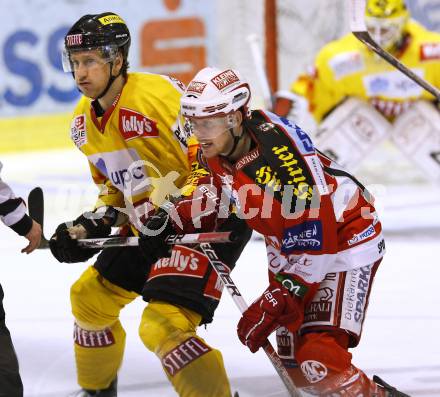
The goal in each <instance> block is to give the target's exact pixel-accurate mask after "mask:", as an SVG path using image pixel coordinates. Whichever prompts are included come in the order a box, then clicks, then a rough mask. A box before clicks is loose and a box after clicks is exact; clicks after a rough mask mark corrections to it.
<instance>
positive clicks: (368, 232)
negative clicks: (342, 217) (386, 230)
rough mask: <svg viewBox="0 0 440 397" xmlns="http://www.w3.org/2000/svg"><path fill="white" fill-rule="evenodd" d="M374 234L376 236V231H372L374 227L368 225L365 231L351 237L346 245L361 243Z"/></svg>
mask: <svg viewBox="0 0 440 397" xmlns="http://www.w3.org/2000/svg"><path fill="white" fill-rule="evenodd" d="M375 234H376V230H375V229H374V226H373V225H370V226H368V227H367V228H366V229H364V230H363V231H362V232H360V233H358V234H354V235H353V237H352V238H351V239H350V240H348V245H354V244H358V243H360V242H361V241H364V240H366V239H367V238H370V237H371V236H374V235H375Z"/></svg>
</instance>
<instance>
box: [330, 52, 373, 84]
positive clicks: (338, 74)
mask: <svg viewBox="0 0 440 397" xmlns="http://www.w3.org/2000/svg"><path fill="white" fill-rule="evenodd" d="M329 65H330V68H331V69H332V70H333V73H334V77H335V80H340V79H342V78H343V77H345V76H348V75H350V74H353V73H357V72H360V71H362V70H363V69H364V61H363V59H362V55H361V54H360V53H359V52H357V51H352V52H344V53H342V54H338V55H336V56H334V57H333V58H331V59H330V61H329Z"/></svg>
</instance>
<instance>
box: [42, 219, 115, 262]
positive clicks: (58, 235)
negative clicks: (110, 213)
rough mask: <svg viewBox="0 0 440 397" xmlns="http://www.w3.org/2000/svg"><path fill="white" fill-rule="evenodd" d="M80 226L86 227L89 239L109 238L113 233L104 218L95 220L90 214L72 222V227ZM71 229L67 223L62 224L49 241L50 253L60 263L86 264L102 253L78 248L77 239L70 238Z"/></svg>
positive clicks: (97, 250)
mask: <svg viewBox="0 0 440 397" xmlns="http://www.w3.org/2000/svg"><path fill="white" fill-rule="evenodd" d="M78 225H81V226H82V227H84V229H85V231H86V236H85V237H87V238H99V237H107V236H108V235H109V234H110V232H111V226H110V225H108V224H106V222H104V220H103V218H102V217H101V218H99V219H93V218H91V217H90V216H89V215H88V214H87V215H86V216H85V215H84V214H83V215H81V216H79V217H78V218H77V219H75V220H74V221H73V222H72V226H78ZM70 227H71V226H68V225H67V224H66V223H62V224H61V225H59V226H58V227H57V228H56V230H55V233H54V235H53V236H52V237H51V239H50V240H49V247H50V251H51V252H52V255H53V256H54V257H55V258H56V259H57V260H58V262H66V263H77V262H84V261H86V260H88V259H90V258H91V257H92V256H93V255H95V254H96V253H97V252H99V251H100V250H99V249H90V248H82V247H80V246H78V242H77V241H76V239H73V238H72V237H71V236H70V233H69V229H70ZM85 237H84V238H85Z"/></svg>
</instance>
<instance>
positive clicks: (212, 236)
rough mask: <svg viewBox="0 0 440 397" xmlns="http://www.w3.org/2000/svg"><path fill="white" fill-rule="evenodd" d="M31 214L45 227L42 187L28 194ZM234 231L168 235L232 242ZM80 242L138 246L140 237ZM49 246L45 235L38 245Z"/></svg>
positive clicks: (175, 240)
mask: <svg viewBox="0 0 440 397" xmlns="http://www.w3.org/2000/svg"><path fill="white" fill-rule="evenodd" d="M28 208H29V215H30V217H31V218H32V219H34V220H35V221H36V222H38V223H39V224H40V225H41V228H42V229H43V227H44V195H43V190H42V189H41V188H40V187H36V188H34V189H32V190H31V191H30V192H29V196H28ZM235 239H236V235H235V234H234V233H233V232H210V233H193V234H173V235H170V236H168V237H167V239H166V242H167V243H168V244H198V243H201V242H215V243H230V242H233V241H235ZM78 244H79V245H80V246H81V247H83V248H101V249H102V248H108V247H136V246H138V245H139V238H138V237H107V238H96V239H80V240H78ZM38 248H39V249H42V248H49V241H48V240H47V239H46V237H44V235H43V236H42V238H41V243H40V245H39V247H38Z"/></svg>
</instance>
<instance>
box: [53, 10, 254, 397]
mask: <svg viewBox="0 0 440 397" xmlns="http://www.w3.org/2000/svg"><path fill="white" fill-rule="evenodd" d="M129 46H130V33H129V30H128V28H127V26H126V24H125V22H124V21H123V19H122V18H121V17H120V16H118V15H116V14H114V13H111V12H106V13H102V14H98V15H85V16H83V17H82V18H80V19H79V20H78V21H77V22H76V23H75V24H74V25H73V26H72V28H71V29H70V30H69V32H68V33H67V35H66V37H65V49H64V51H63V66H64V69H65V70H66V71H69V72H71V73H72V75H73V77H74V79H75V82H76V84H77V87H78V89H79V90H80V91H81V92H82V94H83V96H82V98H81V99H80V100H79V102H78V105H77V106H76V108H75V111H74V115H73V120H72V124H71V138H72V140H73V142H74V144H75V145H76V146H77V148H78V149H79V150H80V151H81V152H82V153H84V155H85V156H86V157H87V160H88V162H89V166H90V169H91V175H92V177H93V181H94V182H95V184H96V185H98V186H99V188H100V193H99V197H98V201H97V203H96V207H95V209H94V211H93V212H91V213H85V214H82V215H80V216H79V217H78V218H77V219H75V220H74V221H73V222H67V223H62V224H61V225H59V226H58V228H57V229H56V231H55V233H54V235H53V236H52V238H51V240H50V248H51V252H52V254H53V255H54V256H55V258H56V259H57V260H59V261H60V262H69V263H73V262H83V261H86V260H88V259H90V258H91V257H92V256H93V255H94V254H96V253H97V251H96V250H90V249H85V248H81V247H79V246H78V244H77V241H76V239H79V238H98V237H106V236H108V235H109V234H110V232H111V228H112V227H119V233H134V234H137V230H140V229H142V226H143V224H144V222H146V221H147V220H148V218H154V216H155V215H154V214H155V212H156V210H157V208H158V207H160V205H161V204H162V203H163V202H164V200H165V199H168V198H170V197H173V196H177V195H179V194H181V192H180V189H181V188H184V186H185V182H186V181H187V179H188V178H189V179H188V180H189V181H191V180H192V178H198V177H205V176H206V175H208V172H207V171H206V170H204V169H203V168H202V167H201V166H199V164H198V163H197V161H195V159H193V158H192V152H193V149H194V147H193V146H194V144H193V145H191V143H190V142H189V141H187V138H186V136H185V135H184V134H182V132H181V131H180V129H179V127H178V117H179V107H180V103H179V100H180V96H181V93H182V88H184V86H183V84H182V83H180V82H179V81H177V80H175V79H172V78H169V77H166V76H161V75H154V74H142V73H128V71H127V69H128V60H127V57H128V51H129ZM187 187H188V185H187ZM232 223H233V225H231V223H230V224H229V225H228V226H231V227H240V224H241V223H243V222H238V221H235V220H232ZM225 224H227V221H226V222H225ZM243 224H244V223H243ZM249 237H250V231H249V230H247V229H243V230H242V238H241V240H240V242H238V243H236V244H235V245H234V247H233V248H232V249H231V250H230V251H229V252H228V253H225V254H224V256H223V259H224V261H225V263H228V265H229V266H230V267H231V268H232V267H233V266H234V264H235V262H236V260H237V259H238V256H239V255H240V253H241V251H242V249H243V247H244V245H245V243H246V242H247V240H248V239H249ZM184 249H185V248H184V247H179V246H175V247H174V248H173V250H184ZM192 251H193V252H192V253H191V255H192V256H193V257H195V258H196V259H200V260H202V259H203V258H202V257H203V255H202V254H200V253H199V252H198V251H196V250H192ZM148 254H149V255H148V257H147V258H145V257H144V256H142V252H141V251H140V249H139V248H138V247H117V248H106V249H104V250H103V251H102V252H101V253H100V254H99V255H98V257H97V259H96V262H95V263H94V265H93V266H90V267H89V268H88V269H87V270H86V271H85V272H84V273H83V274H82V275H81V276H80V278H79V279H78V280H77V281H76V282H75V283H74V284H73V286H72V288H71V304H72V313H73V315H74V317H75V325H74V350H75V360H76V368H77V378H78V383H79V385H80V386H81V388H82V389H81V391H79V392H78V393H77V394H76V396H81V397H88V396H99V397H113V396H116V395H117V372H118V369H119V367H120V366H121V363H122V359H123V353H124V345H125V331H124V329H123V327H122V324H121V322H120V321H119V313H120V311H121V309H122V308H123V307H124V306H125V305H127V304H128V303H130V302H132V301H133V300H134V299H135V298H136V297H138V296H139V295H140V294H142V295H143V298H144V300H146V301H149V304H148V306H147V307H146V308H145V310H144V313H143V315H142V319H141V324H140V328H139V334H140V337H141V339H142V341H143V343H144V344H145V346H146V347H147V348H148V349H149V350H151V351H152V352H154V353H155V354H157V355H158V357H159V359H160V360H161V362H162V365H163V368H164V371H165V373H166V375H167V376H168V378H169V380H170V382H171V383H172V385H173V386H174V388H175V389H176V391H177V393H178V394H179V395H180V396H188V397H198V396H200V397H202V396H203V397H204V396H230V387H229V382H228V378H227V375H226V372H225V369H224V365H223V360H222V356H221V353H220V352H219V351H218V350H216V349H214V348H212V347H209V346H208V345H207V344H206V343H205V342H204V341H203V340H202V339H201V338H199V337H198V336H197V334H196V329H197V327H198V326H199V325H200V324H204V323H209V322H210V321H212V316H213V313H214V310H215V308H216V307H217V304H218V301H219V299H220V295H221V291H219V290H218V289H215V288H213V289H214V291H212V293H211V294H210V295H207V294H206V289H207V288H208V285H207V284H208V283H209V286H210V285H211V284H214V285H216V280H215V279H214V278H215V277H214V276H212V275H210V274H207V275H206V277H203V274H198V281H197V282H194V279H193V278H192V277H193V275H192V274H185V273H184V272H183V274H182V276H183V277H180V279H179V287H180V286H181V287H182V291H183V292H182V291H180V289H179V288H175V286H174V285H173V284H172V278H170V277H169V275H167V274H166V272H162V273H161V274H160V276H161V277H156V278H155V279H154V284H153V287H151V285H150V281H147V283H146V284H145V281H146V280H147V278H148V274H149V272H150V268H151V265H152V264H153V263H154V262H155V261H156V260H157V259H159V258H160V257H161V253H160V252H156V251H155V249H154V248H152V249H151V252H148ZM208 268H209V266H206V267H205V268H203V269H199V272H202V273H203V271H204V272H205V273H204V274H206V273H207V272H209V269H208ZM167 276H168V277H167ZM200 276H202V277H201V278H200ZM170 280H171V282H170ZM188 280H189V281H188ZM151 283H153V282H151ZM144 284H145V285H144ZM186 284H188V286H187V285H186ZM217 284H218V283H217ZM188 344H191V346H192V347H193V350H194V351H196V353H197V354H196V353H194V354H193V355H192V356H191V359H188V360H187V362H186V365H185V366H183V367H181V368H178V369H176V368H173V370H172V372H170V370H169V368H167V367H166V363H167V361H166V360H165V358H164V357H166V356H167V355H168V354H171V353H172V352H173V351H174V350H176V349H179V348H180V347H181V346H182V345H184V346H187V345H188ZM194 346H197V348H198V350H197V349H195V348H194ZM146 372H147V371H146Z"/></svg>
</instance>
